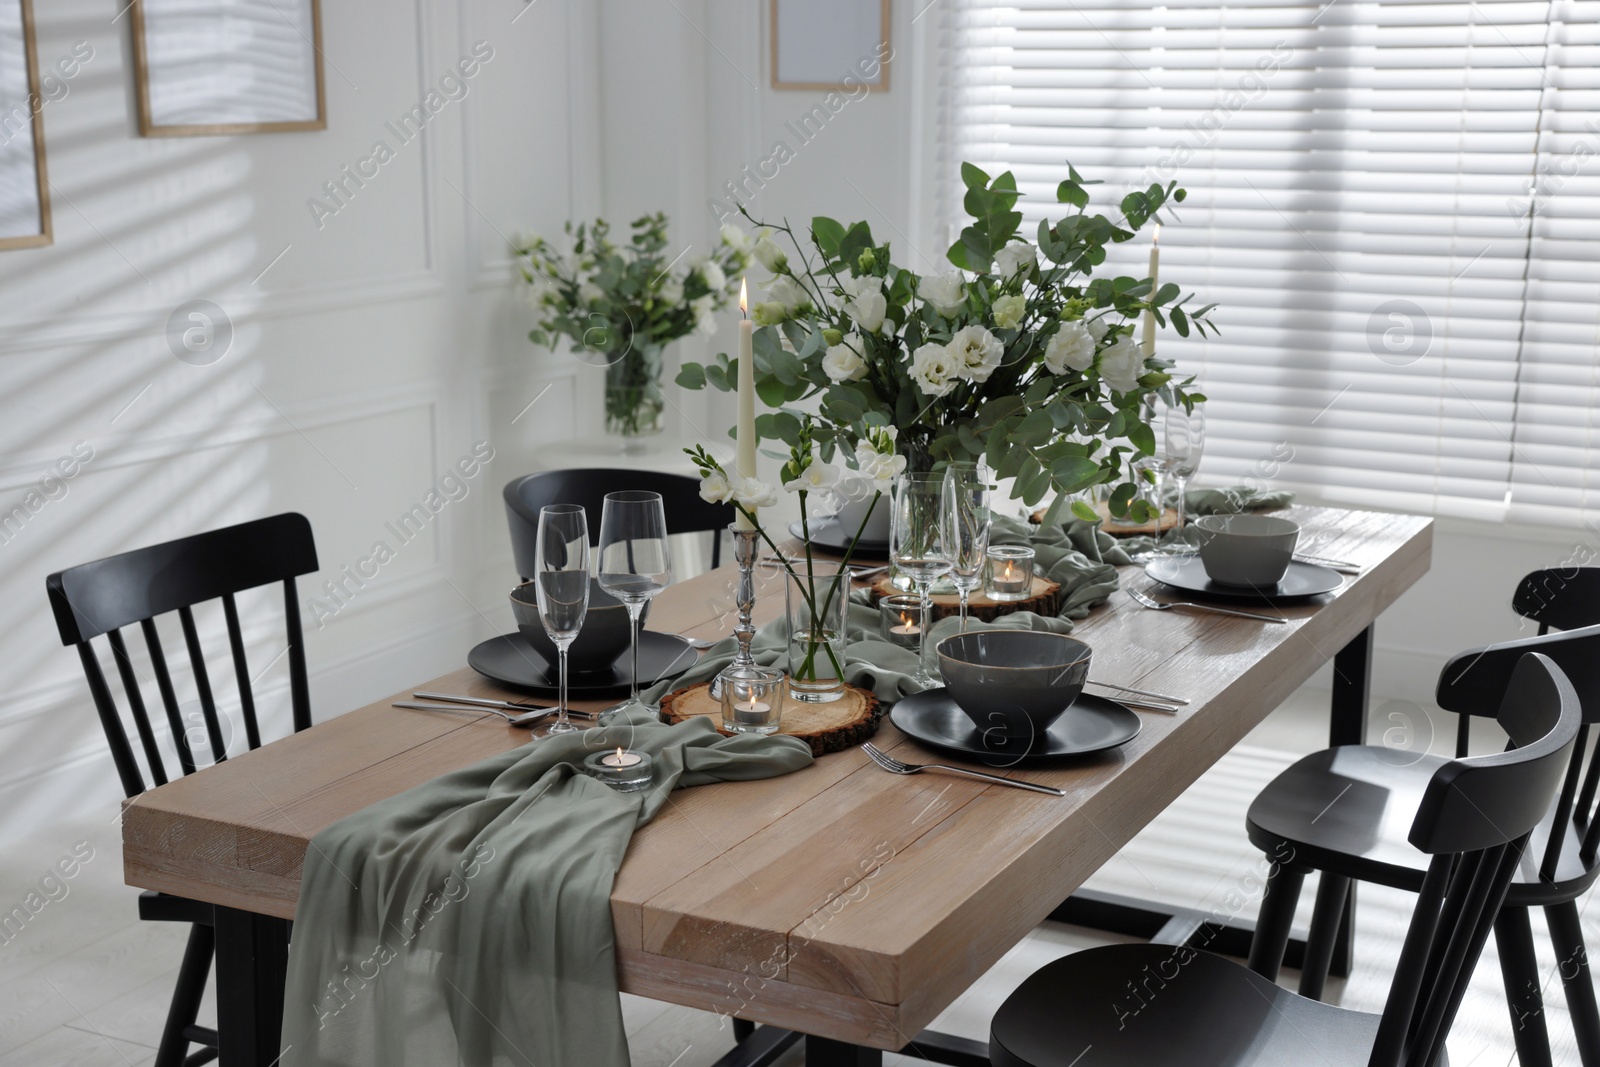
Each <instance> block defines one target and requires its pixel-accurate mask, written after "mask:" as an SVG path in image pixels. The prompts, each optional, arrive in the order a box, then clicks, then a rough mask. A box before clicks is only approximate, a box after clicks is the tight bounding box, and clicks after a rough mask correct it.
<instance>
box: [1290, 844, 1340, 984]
mask: <svg viewBox="0 0 1600 1067" xmlns="http://www.w3.org/2000/svg"><path fill="white" fill-rule="evenodd" d="M1349 895H1350V879H1348V878H1346V877H1344V876H1343V875H1340V874H1331V873H1329V872H1328V871H1323V872H1322V881H1321V883H1320V884H1318V886H1317V906H1316V910H1315V911H1313V912H1312V913H1311V935H1310V937H1308V938H1307V939H1306V958H1305V962H1304V964H1303V965H1302V966H1301V968H1300V995H1301V996H1302V997H1310V998H1311V999H1312V1000H1321V999H1322V987H1323V986H1324V985H1325V984H1326V983H1327V981H1328V968H1329V967H1330V966H1331V965H1332V963H1333V949H1334V945H1335V944H1336V943H1337V942H1338V940H1339V923H1340V921H1341V920H1342V919H1343V918H1344V902H1345V898H1346V897H1348V896H1349Z"/></svg>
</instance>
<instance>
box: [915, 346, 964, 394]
mask: <svg viewBox="0 0 1600 1067" xmlns="http://www.w3.org/2000/svg"><path fill="white" fill-rule="evenodd" d="M959 367H960V364H959V363H958V362H957V360H956V358H955V357H954V356H953V355H951V353H950V351H949V349H947V348H945V346H944V345H941V344H939V343H937V342H935V341H929V342H928V343H927V344H925V345H922V346H921V347H920V348H918V349H917V350H916V351H915V352H913V353H912V354H911V380H912V381H914V382H916V383H917V388H918V389H921V390H922V392H923V395H925V396H930V397H941V396H944V395H945V394H946V393H948V392H949V391H950V390H952V389H954V388H955V387H956V371H957V370H958V368H959Z"/></svg>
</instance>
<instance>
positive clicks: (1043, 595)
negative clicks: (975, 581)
mask: <svg viewBox="0 0 1600 1067" xmlns="http://www.w3.org/2000/svg"><path fill="white" fill-rule="evenodd" d="M904 592H905V590H904V589H896V588H895V587H894V585H893V579H891V578H890V577H889V576H888V575H885V576H884V577H882V578H880V579H878V580H877V581H876V582H873V583H872V589H871V596H872V602H873V603H874V604H876V603H877V602H878V601H879V600H881V599H883V598H884V597H886V596H891V595H893V594H895V593H904ZM1060 592H1061V585H1060V583H1059V582H1052V581H1050V580H1049V579H1048V578H1041V577H1039V576H1038V575H1037V574H1036V575H1034V576H1033V591H1032V592H1031V593H1030V594H1029V595H1028V597H1027V599H1026V600H990V599H989V598H988V596H986V595H985V594H984V592H983V590H982V589H974V590H973V591H972V596H970V597H968V598H967V615H968V617H970V618H974V619H981V620H983V621H984V622H993V621H994V620H996V619H998V618H999V617H1000V616H1002V615H1010V614H1011V613H1012V612H1014V611H1032V612H1035V613H1037V614H1040V615H1054V614H1055V613H1056V612H1058V611H1060V610H1061V600H1060V597H1059V595H1058V594H1059V593H1060ZM960 613H961V597H960V596H958V595H956V594H955V593H935V594H933V617H934V618H935V619H945V618H949V617H950V616H951V615H959V614H960Z"/></svg>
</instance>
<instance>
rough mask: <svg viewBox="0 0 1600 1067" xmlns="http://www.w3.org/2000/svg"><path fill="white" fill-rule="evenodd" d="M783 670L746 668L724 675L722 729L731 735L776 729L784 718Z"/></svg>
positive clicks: (767, 731)
mask: <svg viewBox="0 0 1600 1067" xmlns="http://www.w3.org/2000/svg"><path fill="white" fill-rule="evenodd" d="M783 685H784V676H783V672H782V671H774V670H769V669H767V668H765V667H756V668H746V669H744V670H741V671H736V672H733V673H732V674H730V675H725V676H724V677H723V686H722V728H723V729H724V730H726V731H727V732H729V733H734V734H770V733H775V732H777V729H778V726H779V724H780V723H781V722H782V720H783Z"/></svg>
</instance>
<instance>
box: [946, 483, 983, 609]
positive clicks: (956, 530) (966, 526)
mask: <svg viewBox="0 0 1600 1067" xmlns="http://www.w3.org/2000/svg"><path fill="white" fill-rule="evenodd" d="M944 476H945V479H946V482H947V483H948V485H949V491H950V507H949V508H947V509H945V510H944V519H945V522H946V529H945V531H944V543H945V545H946V546H948V548H949V551H950V581H951V583H952V584H953V585H955V587H956V592H957V593H959V594H960V596H961V632H962V633H966V632H967V598H968V597H970V596H971V595H972V591H973V590H974V589H976V588H977V587H978V582H979V581H981V580H982V578H983V568H984V565H985V563H986V562H987V561H988V557H989V525H990V515H989V468H988V467H987V466H986V465H985V464H983V463H982V462H981V461H980V462H977V463H952V464H950V466H948V467H946V468H945V472H944Z"/></svg>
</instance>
